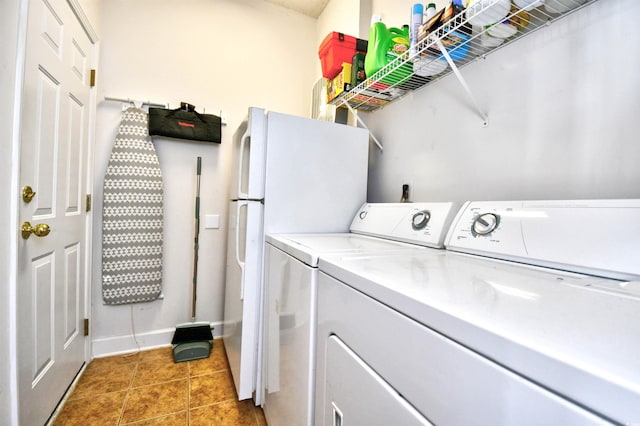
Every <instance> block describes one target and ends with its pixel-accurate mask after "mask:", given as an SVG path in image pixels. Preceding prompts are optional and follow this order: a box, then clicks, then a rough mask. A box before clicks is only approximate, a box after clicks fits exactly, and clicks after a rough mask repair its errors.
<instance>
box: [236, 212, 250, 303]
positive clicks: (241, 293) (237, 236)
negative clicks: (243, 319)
mask: <svg viewBox="0 0 640 426" xmlns="http://www.w3.org/2000/svg"><path fill="white" fill-rule="evenodd" d="M237 204H238V206H237V211H236V262H237V263H238V266H239V267H240V273H241V276H242V279H241V280H240V300H244V262H243V261H242V260H240V209H241V208H242V207H243V206H248V205H249V203H248V202H247V201H244V200H238V202H237Z"/></svg>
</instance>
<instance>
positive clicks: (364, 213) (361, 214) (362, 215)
mask: <svg viewBox="0 0 640 426" xmlns="http://www.w3.org/2000/svg"><path fill="white" fill-rule="evenodd" d="M358 217H359V218H360V219H362V220H364V218H365V217H367V211H366V210H362V211H361V212H360V214H358Z"/></svg>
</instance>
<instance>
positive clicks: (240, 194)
mask: <svg viewBox="0 0 640 426" xmlns="http://www.w3.org/2000/svg"><path fill="white" fill-rule="evenodd" d="M249 139H251V132H250V126H248V127H247V130H246V131H245V132H244V133H243V135H242V137H241V138H240V156H239V158H238V198H249V194H248V193H246V192H242V176H243V174H242V172H243V170H242V169H243V165H244V146H245V144H246V142H247V140H249ZM247 181H248V180H247ZM247 190H248V189H247Z"/></svg>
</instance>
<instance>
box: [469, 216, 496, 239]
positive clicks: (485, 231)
mask: <svg viewBox="0 0 640 426" xmlns="http://www.w3.org/2000/svg"><path fill="white" fill-rule="evenodd" d="M499 223H500V216H498V215H497V214H495V213H483V214H481V215H480V216H478V217H476V218H475V219H474V221H473V224H472V225H471V233H472V234H473V236H474V237H475V236H478V235H489V234H490V233H492V232H493V231H495V229H496V228H497V227H498V224H499Z"/></svg>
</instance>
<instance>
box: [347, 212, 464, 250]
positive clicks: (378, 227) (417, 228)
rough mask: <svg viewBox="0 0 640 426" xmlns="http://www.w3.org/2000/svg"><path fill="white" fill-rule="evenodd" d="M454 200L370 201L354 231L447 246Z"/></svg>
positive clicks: (355, 221)
mask: <svg viewBox="0 0 640 426" xmlns="http://www.w3.org/2000/svg"><path fill="white" fill-rule="evenodd" d="M456 207H457V205H455V204H454V203H435V202H434V203H366V204H364V205H363V206H362V207H361V208H360V210H358V213H356V215H355V217H354V218H353V222H351V228H350V230H351V232H354V233H358V234H364V235H370V236H374V237H381V238H386V239H390V240H394V241H401V242H405V243H412V244H418V245H423V246H429V247H438V248H442V247H444V238H445V236H446V234H447V230H448V229H449V226H450V225H451V221H452V220H453V217H454V216H455V214H456V211H457V210H456Z"/></svg>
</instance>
